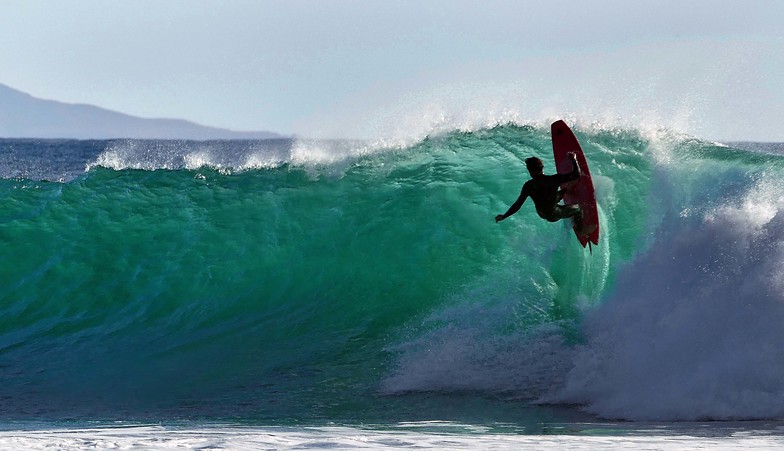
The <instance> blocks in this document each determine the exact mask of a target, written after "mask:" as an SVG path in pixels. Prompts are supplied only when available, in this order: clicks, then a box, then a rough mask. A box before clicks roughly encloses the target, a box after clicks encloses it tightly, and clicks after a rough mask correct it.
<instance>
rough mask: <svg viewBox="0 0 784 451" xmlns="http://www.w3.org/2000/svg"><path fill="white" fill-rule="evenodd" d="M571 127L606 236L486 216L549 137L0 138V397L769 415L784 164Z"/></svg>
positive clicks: (367, 410) (425, 414) (502, 130)
mask: <svg viewBox="0 0 784 451" xmlns="http://www.w3.org/2000/svg"><path fill="white" fill-rule="evenodd" d="M574 131H575V134H576V135H577V137H578V139H579V140H580V141H581V143H582V146H583V150H584V151H585V154H586V156H587V158H588V161H589V164H590V165H591V173H592V174H593V176H594V183H595V186H596V191H597V200H598V203H599V208H600V217H601V225H602V231H603V234H602V236H601V238H600V243H599V245H598V246H594V248H593V255H590V254H589V253H588V251H587V250H584V249H583V248H582V247H581V246H580V245H579V243H578V242H577V240H576V239H575V237H574V236H573V234H572V232H571V230H570V228H569V227H568V225H566V224H551V223H547V222H545V221H542V220H540V219H538V218H537V217H536V215H535V214H534V212H533V207H532V206H531V205H529V204H526V205H524V206H523V208H522V209H521V211H520V213H518V214H517V215H516V216H513V217H512V218H509V219H508V220H506V221H504V222H502V223H499V224H496V223H495V222H494V221H493V218H494V216H495V215H496V214H498V213H502V212H503V211H505V210H506V208H507V207H508V206H509V205H510V204H511V203H512V202H513V201H514V200H515V198H516V197H517V194H518V193H519V190H520V186H521V184H522V183H523V182H524V181H525V176H526V174H525V173H524V165H523V163H522V161H523V160H524V159H525V158H527V157H528V156H532V155H535V156H540V157H542V158H543V159H544V160H545V161H546V162H548V161H550V155H551V148H550V137H549V129H543V128H538V127H532V126H517V125H505V126H499V127H495V128H492V129H481V130H476V131H473V132H458V131H455V132H452V133H447V134H444V135H439V136H434V137H429V138H427V139H425V140H423V141H420V142H418V143H415V144H413V145H410V146H403V147H395V148H384V147H383V146H382V147H379V146H371V145H369V144H366V143H359V142H339V141H333V142H310V143H301V142H296V141H277V142H270V143H265V142H218V143H199V142H177V141H169V142H153V141H97V142H96V141H92V142H85V141H57V142H51V141H47V142H36V141H9V140H6V141H3V142H2V143H0V147H2V148H3V152H4V155H5V156H4V157H3V158H4V159H5V160H6V162H4V163H3V167H2V168H0V173H1V174H3V178H2V179H0V243H2V251H0V252H1V254H0V310H1V311H0V398H1V399H2V400H3V402H2V406H1V407H0V417H4V418H75V419H111V418H156V419H161V418H163V419H165V418H218V419H219V418H233V419H238V420H241V421H250V422H257V421H260V422H306V423H307V422H319V421H333V420H334V421H381V422H394V421H404V420H407V419H410V420H427V419H444V420H460V419H470V420H472V421H477V422H485V421H510V422H519V423H521V424H527V423H531V424H537V423H541V422H543V421H545V422H546V421H548V419H555V420H563V419H565V418H573V417H575V416H577V417H579V416H580V415H582V413H580V412H581V411H585V412H589V413H590V414H592V415H593V414H595V415H600V416H602V417H606V418H624V419H661V420H677V419H705V418H715V419H729V418H732V419H748V418H781V416H782V415H784V410H782V407H781V406H784V402H782V400H784V387H783V386H782V382H781V381H782V380H784V378H783V377H782V376H784V367H782V363H780V362H779V360H780V359H776V358H775V356H776V355H780V352H781V350H782V345H784V340H783V337H784V333H782V332H780V331H779V330H778V329H779V328H778V327H777V326H776V325H777V324H780V323H777V321H779V320H781V319H784V312H783V310H784V302H782V301H784V290H782V288H784V282H782V280H783V279H782V276H781V273H780V270H778V269H770V268H777V267H780V266H776V265H777V264H778V263H782V262H781V259H782V257H781V252H780V249H783V248H784V247H782V243H783V241H782V239H784V235H783V234H781V233H780V232H781V231H782V230H783V229H784V228H782V226H781V224H780V223H782V222H784V215H781V214H779V212H780V209H779V207H780V201H779V200H778V199H780V196H778V194H779V191H780V187H779V185H780V183H779V182H778V181H779V180H780V179H781V176H782V175H783V174H784V159H782V158H781V157H780V156H777V155H774V154H767V153H761V152H748V151H743V150H739V149H734V148H730V147H725V146H722V145H718V144H714V143H709V142H704V141H699V140H696V139H693V138H690V137H685V136H680V135H676V134H673V133H668V132H663V131H659V132H644V131H641V130H622V129H601V128H590V127H585V128H580V127H576V128H575V129H574ZM43 148H46V149H48V150H47V152H57V154H58V155H59V156H60V157H59V158H57V159H47V158H45V155H44V157H41V158H34V157H32V156H31V155H32V154H33V153H35V152H36V151H39V152H40V151H41V149H43ZM52 149H55V150H52ZM336 155H337V156H336ZM6 156H9V158H8V159H6ZM85 167H89V170H87V171H86V172H85V171H84V168H85ZM553 171H554V167H553V165H552V164H546V166H545V172H548V173H549V172H553ZM703 238H704V239H705V240H707V239H708V238H710V239H716V240H718V239H721V240H723V241H722V242H721V243H718V244H717V245H716V246H715V247H712V246H713V245H712V244H711V243H710V242H706V241H704V240H703ZM698 244H699V247H697V248H695V247H694V246H697V245H698ZM670 257H677V260H674V259H673V258H670ZM668 258H670V259H669V260H667V259H668ZM765 268H768V269H765ZM765 271H767V272H765ZM763 273H764V274H765V277H764V278H762V277H758V276H759V275H760V274H763ZM681 279H683V280H681ZM686 279H688V280H687V281H685V280H686ZM686 286H688V287H691V288H690V289H686V288H685V287H686ZM695 286H696V287H698V288H699V289H695V288H694V287H695ZM630 306H635V308H634V310H633V311H631V310H630ZM739 312H740V314H739ZM733 331H734V332H733ZM645 334H647V335H645ZM620 344H623V347H619V346H620ZM687 351H688V352H689V353H691V354H688V355H687ZM690 356H691V357H690ZM703 356H704V357H705V358H703ZM644 357H645V358H644ZM708 357H710V358H708ZM750 367H751V368H756V369H757V371H754V372H749V371H748V368H750ZM651 368H655V370H654V371H651ZM760 369H761V370H760ZM632 373H633V374H632ZM632 376H634V377H632ZM662 381H663V382H662ZM662 384H666V387H669V388H670V389H672V388H673V387H675V389H673V390H672V392H673V393H678V394H679V396H681V398H678V399H680V400H681V401H678V399H676V398H675V397H672V398H671V397H669V396H661V395H657V394H660V393H661V390H662ZM695 387H698V388H695ZM673 396H674V395H673ZM683 396H686V397H687V399H688V400H689V402H688V403H683V402H682V400H683V399H684V398H683ZM559 405H565V406H567V407H559ZM575 406H577V407H575Z"/></svg>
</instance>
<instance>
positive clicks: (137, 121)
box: [0, 83, 284, 140]
mask: <svg viewBox="0 0 784 451" xmlns="http://www.w3.org/2000/svg"><path fill="white" fill-rule="evenodd" d="M283 137H284V136H283V135H281V134H278V133H273V132H268V131H259V132H243V131H233V130H227V129H222V128H217V127H208V126H204V125H199V124H196V123H194V122H189V121H186V120H182V119H148V118H141V117H137V116H131V115H129V114H124V113H119V112H116V111H111V110H107V109H105V108H101V107H97V106H93V105H87V104H72V103H64V102H58V101H55V100H44V99H39V98H36V97H33V96H31V95H29V94H27V93H24V92H22V91H18V90H16V89H13V88H11V87H9V86H7V85H4V84H1V83H0V138H44V139H58V138H62V139H115V138H116V139H121V138H130V139H193V140H211V139H272V138H283Z"/></svg>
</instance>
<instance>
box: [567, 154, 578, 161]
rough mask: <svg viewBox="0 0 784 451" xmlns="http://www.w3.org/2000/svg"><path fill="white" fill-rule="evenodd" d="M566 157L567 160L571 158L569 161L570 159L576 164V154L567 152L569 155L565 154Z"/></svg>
mask: <svg viewBox="0 0 784 451" xmlns="http://www.w3.org/2000/svg"><path fill="white" fill-rule="evenodd" d="M566 156H568V157H569V158H571V159H572V161H574V162H576V161H577V154H576V153H574V152H569V153H567V154H566Z"/></svg>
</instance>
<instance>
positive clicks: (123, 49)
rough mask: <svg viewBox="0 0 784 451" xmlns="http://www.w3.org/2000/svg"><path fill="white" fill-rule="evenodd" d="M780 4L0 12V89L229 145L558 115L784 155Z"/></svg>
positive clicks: (110, 4) (714, 1)
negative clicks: (242, 134) (277, 136)
mask: <svg viewBox="0 0 784 451" xmlns="http://www.w3.org/2000/svg"><path fill="white" fill-rule="evenodd" d="M782 30H784V1H778V0H769V1H754V0H742V1H734V0H710V1H709V0H674V1H670V0H656V1H634V0H617V1H612V0H604V1H585V0H576V1H568V0H564V1H559V2H544V1H521V0H510V1H478V0H477V1H462V0H453V1H436V0H431V1H428V0H419V1H393V0H383V1H343V0H330V1H327V0H321V1H316V0H313V1H298V0H276V1H199V0H187V1H158V0H155V1H139V0H134V1H106V0H100V1H55V2H52V1H40V2H39V1H31V0H19V1H13V0H10V1H9V0H4V1H3V2H2V3H0V83H4V84H7V85H9V86H11V87H14V88H16V89H20V90H22V91H25V92H28V93H30V94H32V95H34V96H36V97H42V98H48V99H55V100H61V101H66V102H74V103H90V104H95V105H99V106H102V107H105V108H109V109H113V110H117V111H122V112H125V113H129V114H134V115H138V116H144V117H177V118H184V119H189V120H193V121H196V122H199V123H202V124H205V125H214V126H219V127H226V128H232V129H237V130H271V131H277V132H282V133H297V134H302V135H308V136H325V137H374V136H375V135H383V134H385V133H400V132H403V133H405V132H406V131H407V130H413V131H416V130H417V129H421V130H425V131H426V130H427V129H429V128H432V127H452V126H459V125H465V124H476V123H480V124H481V123H488V124H492V123H493V122H494V121H504V120H507V119H515V120H519V121H534V122H537V121H545V120H549V119H553V118H557V117H568V118H572V119H573V120H579V121H584V122H602V123H606V124H608V125H614V124H618V123H619V122H623V123H626V124H627V125H632V126H644V127H651V128H656V127H669V128H673V129H676V130H679V131H684V132H687V133H690V134H693V135H696V136H698V137H702V138H708V139H727V140H760V141H764V140H767V141H784V31H782Z"/></svg>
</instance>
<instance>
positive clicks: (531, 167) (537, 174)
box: [495, 152, 582, 222]
mask: <svg viewBox="0 0 784 451" xmlns="http://www.w3.org/2000/svg"><path fill="white" fill-rule="evenodd" d="M568 155H569V158H571V159H572V172H570V173H568V174H555V175H544V172H543V171H544V164H542V160H540V159H538V158H536V157H531V158H527V159H526V160H525V166H526V168H528V173H529V174H531V180H529V181H527V182H525V184H524V185H523V189H522V190H521V191H520V197H518V198H517V200H516V201H515V202H514V203H513V204H512V206H511V207H509V210H507V212H506V213H504V214H502V215H498V216H496V217H495V222H498V221H503V220H504V219H506V218H508V217H509V216H512V215H513V214H515V213H517V211H518V210H520V207H522V206H523V202H525V200H526V199H527V198H528V197H530V198H531V199H533V201H534V206H535V207H536V213H537V214H539V216H540V217H541V218H542V219H546V220H548V221H550V222H557V221H560V220H561V219H564V218H572V217H574V220H575V221H576V222H579V221H580V219H581V216H582V215H581V212H580V206H579V205H576V204H574V205H559V204H558V202H560V201H561V199H563V196H564V193H565V192H564V190H559V189H558V187H560V186H561V184H563V183H567V182H571V181H573V180H577V179H578V178H580V166H579V165H578V164H577V156H576V155H575V154H574V152H569V154H568Z"/></svg>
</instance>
